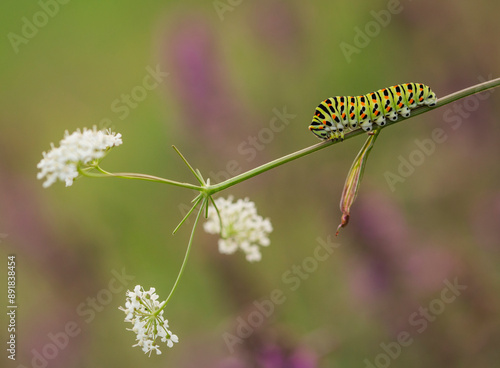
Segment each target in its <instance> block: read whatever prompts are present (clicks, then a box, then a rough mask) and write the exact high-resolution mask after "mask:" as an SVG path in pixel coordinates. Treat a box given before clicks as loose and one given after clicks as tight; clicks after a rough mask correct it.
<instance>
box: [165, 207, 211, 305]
mask: <svg viewBox="0 0 500 368" xmlns="http://www.w3.org/2000/svg"><path fill="white" fill-rule="evenodd" d="M200 201H201V206H200V210H199V211H198V214H197V215H196V219H195V220H194V225H193V229H192V230H191V236H190V237H189V242H188V246H187V249H186V254H185V255H184V260H183V261H182V265H181V268H180V270H179V274H178V275H177V278H176V279H175V282H174V286H172V290H170V294H168V296H167V299H165V302H164V303H163V306H162V307H161V309H163V308H165V306H166V305H167V304H168V301H169V300H170V298H171V297H172V295H173V294H174V291H175V289H176V288H177V284H179V280H180V279H181V276H182V273H183V272H184V268H186V264H187V260H188V258H189V252H190V251H191V245H193V238H194V230H195V229H196V225H198V220H199V219H200V215H201V213H202V212H203V207H204V206H205V205H206V204H207V199H206V198H204V199H203V200H201V198H200V200H199V201H198V202H200Z"/></svg>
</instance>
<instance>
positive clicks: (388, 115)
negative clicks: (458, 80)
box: [309, 83, 437, 140]
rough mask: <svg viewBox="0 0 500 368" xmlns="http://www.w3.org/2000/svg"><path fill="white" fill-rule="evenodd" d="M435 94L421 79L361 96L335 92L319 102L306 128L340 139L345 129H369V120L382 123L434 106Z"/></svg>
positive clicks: (406, 116) (323, 136)
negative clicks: (421, 107) (420, 81)
mask: <svg viewBox="0 0 500 368" xmlns="http://www.w3.org/2000/svg"><path fill="white" fill-rule="evenodd" d="M436 102H437V97H436V94H435V93H434V92H433V91H432V90H431V89H430V87H429V86H426V85H425V84H422V83H404V84H398V85H395V86H392V87H388V88H383V89H380V90H378V91H375V92H370V93H368V94H366V95H362V96H336V97H330V98H328V99H326V100H324V101H323V102H321V103H320V104H319V105H318V107H317V108H316V111H315V113H314V117H313V120H312V122H311V125H309V130H310V131H311V132H313V133H314V134H315V135H316V136H317V137H318V138H320V139H324V140H329V139H331V140H337V139H340V140H343V139H344V134H345V133H346V132H349V131H352V130H356V129H360V128H361V129H363V130H364V131H365V132H370V131H371V130H372V128H373V123H375V124H377V125H378V126H384V125H386V123H387V120H386V119H389V120H392V121H395V120H397V119H398V115H401V116H402V117H404V118H408V117H409V116H410V113H411V110H413V109H415V108H416V107H418V106H424V105H426V106H434V105H435V104H436Z"/></svg>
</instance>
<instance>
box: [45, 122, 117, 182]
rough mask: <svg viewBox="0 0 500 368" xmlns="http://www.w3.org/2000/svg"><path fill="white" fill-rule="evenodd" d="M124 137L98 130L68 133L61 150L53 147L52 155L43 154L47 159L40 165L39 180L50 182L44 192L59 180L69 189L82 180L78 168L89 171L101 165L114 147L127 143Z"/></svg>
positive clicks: (60, 145)
mask: <svg viewBox="0 0 500 368" xmlns="http://www.w3.org/2000/svg"><path fill="white" fill-rule="evenodd" d="M121 136H122V135H121V134H119V133H118V134H117V133H113V132H111V131H101V130H97V128H96V127H95V126H94V127H93V129H92V130H90V129H87V128H84V129H83V132H81V131H80V130H79V129H78V130H77V131H76V132H73V133H72V134H69V133H68V131H66V132H65V133H64V138H63V139H62V140H61V142H60V143H59V147H55V146H54V144H51V149H50V151H48V152H44V153H43V159H42V160H41V161H40V162H39V163H38V165H37V167H38V168H39V169H40V172H39V173H38V175H37V178H38V179H44V178H45V179H46V180H45V182H44V183H43V186H44V188H47V187H49V186H51V185H52V184H53V183H55V182H56V181H57V180H61V181H64V182H66V186H67V187H69V186H70V185H71V184H73V180H74V179H75V178H76V177H77V176H78V166H80V169H85V168H88V167H89V165H91V164H93V163H97V162H98V161H99V160H100V159H102V158H103V157H104V156H105V155H106V153H107V152H108V151H109V149H111V147H115V146H119V145H120V144H122V143H123V142H122V139H121Z"/></svg>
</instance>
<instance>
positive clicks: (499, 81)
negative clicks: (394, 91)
mask: <svg viewBox="0 0 500 368" xmlns="http://www.w3.org/2000/svg"><path fill="white" fill-rule="evenodd" d="M499 85H500V78H496V79H492V80H490V81H487V82H483V83H479V84H476V85H474V86H471V87H467V88H465V89H463V90H461V91H458V92H454V93H451V94H449V95H447V96H445V97H442V98H440V99H439V100H438V101H437V103H436V105H435V106H433V107H429V106H422V107H418V108H416V109H414V110H412V112H411V114H412V115H411V116H410V117H409V118H403V117H401V116H399V117H398V120H396V121H390V120H388V121H387V124H386V125H385V126H383V127H381V128H387V127H388V126H391V125H394V124H396V123H399V122H401V121H405V120H408V119H410V118H413V117H415V116H417V115H420V114H423V113H424V112H427V111H429V110H433V109H436V108H438V107H441V106H444V105H447V104H449V103H451V102H454V101H456V100H459V99H461V98H464V97H467V96H470V95H473V94H475V93H479V92H482V91H485V90H487V89H490V88H495V87H498V86H499ZM363 133H365V132H364V130H362V129H357V130H354V131H352V132H349V133H347V134H346V135H345V139H350V138H354V137H355V136H358V135H360V134H363ZM340 142H341V141H324V142H320V143H318V144H315V145H313V146H310V147H307V148H304V149H302V150H300V151H297V152H294V153H291V154H289V155H286V156H283V157H281V158H278V159H276V160H274V161H271V162H268V163H266V164H264V165H261V166H258V167H256V168H254V169H251V170H249V171H247V172H244V173H242V174H240V175H237V176H235V177H233V178H230V179H228V180H225V181H223V182H222V183H219V184H214V185H210V186H208V187H207V188H206V190H207V192H208V193H209V194H210V195H211V194H214V193H217V192H219V191H221V190H224V189H226V188H229V187H231V186H233V185H235V184H238V183H241V182H242V181H245V180H247V179H250V178H252V177H254V176H256V175H259V174H261V173H263V172H265V171H268V170H271V169H273V168H275V167H278V166H281V165H283V164H286V163H287V162H290V161H293V160H296V159H298V158H300V157H303V156H306V155H308V154H310V153H313V152H316V151H319V150H321V149H323V148H327V147H330V146H332V145H334V144H337V143H340Z"/></svg>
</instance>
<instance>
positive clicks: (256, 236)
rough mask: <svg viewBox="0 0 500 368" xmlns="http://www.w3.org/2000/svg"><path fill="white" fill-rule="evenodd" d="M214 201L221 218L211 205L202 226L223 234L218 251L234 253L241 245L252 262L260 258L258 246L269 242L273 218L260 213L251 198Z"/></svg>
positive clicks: (230, 197)
mask: <svg viewBox="0 0 500 368" xmlns="http://www.w3.org/2000/svg"><path fill="white" fill-rule="evenodd" d="M215 204H216V205H217V208H218V209H219V213H220V217H221V220H222V226H223V231H222V232H221V226H220V219H219V217H218V215H217V211H216V210H215V208H214V207H213V206H210V207H209V209H208V218H207V221H206V222H205V223H204V224H203V228H204V229H205V231H206V232H207V233H209V234H220V235H221V238H220V239H219V252H221V253H223V254H232V253H234V252H236V251H237V250H238V249H241V250H242V251H243V252H245V254H246V259H247V261H249V262H256V261H260V260H261V258H262V255H261V253H260V248H259V246H262V247H267V246H268V245H269V244H270V241H269V237H268V236H269V234H270V233H271V232H272V231H273V227H272V225H271V221H269V219H264V218H262V217H261V216H259V215H258V214H257V209H256V208H255V203H253V202H251V201H250V200H249V199H248V198H245V199H238V200H237V201H236V202H234V203H233V197H232V196H229V197H228V199H225V198H217V199H216V200H215Z"/></svg>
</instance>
